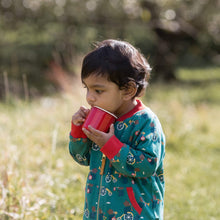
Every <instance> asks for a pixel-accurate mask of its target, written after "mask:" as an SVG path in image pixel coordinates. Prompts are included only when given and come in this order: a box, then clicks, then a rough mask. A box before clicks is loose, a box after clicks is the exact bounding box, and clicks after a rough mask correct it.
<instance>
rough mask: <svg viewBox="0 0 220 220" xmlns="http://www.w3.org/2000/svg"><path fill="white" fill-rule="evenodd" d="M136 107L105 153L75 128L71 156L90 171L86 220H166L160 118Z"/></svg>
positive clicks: (117, 128) (123, 119)
mask: <svg viewBox="0 0 220 220" xmlns="http://www.w3.org/2000/svg"><path fill="white" fill-rule="evenodd" d="M137 102H138V104H137V105H136V106H135V108H134V109H133V110H131V111H130V112H128V113H127V114H125V115H123V116H122V117H120V118H119V119H118V120H117V121H116V123H115V124H114V127H115V134H114V136H113V137H111V138H110V139H109V141H108V142H107V143H106V144H105V145H104V146H103V147H102V148H101V149H100V147H99V146H97V145H96V144H95V143H93V142H91V141H90V140H89V139H88V138H86V136H85V135H84V133H83V132H82V130H81V126H75V125H73V124H72V129H71V133H70V143H69V151H70V154H71V155H72V157H73V159H74V160H75V161H76V162H78V163H79V164H81V165H86V166H90V171H89V174H88V178H87V183H86V189H85V208H84V215H83V219H84V220H85V219H86V220H88V219H91V220H92V219H96V220H104V219H105V220H110V219H111V220H138V219H144V220H150V219H152V220H153V219H154V220H155V219H160V220H162V219H163V207H164V178H163V160H164V156H165V136H164V134H163V130H162V127H161V124H160V122H159V120H158V118H157V116H156V115H155V114H154V113H153V112H152V111H151V110H150V109H149V108H147V107H146V106H144V105H143V104H142V102H141V101H139V100H137Z"/></svg>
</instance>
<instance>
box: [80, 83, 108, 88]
mask: <svg viewBox="0 0 220 220" xmlns="http://www.w3.org/2000/svg"><path fill="white" fill-rule="evenodd" d="M83 85H85V86H86V87H88V86H87V85H86V83H85V82H83ZM89 87H90V88H105V85H102V84H93V85H89Z"/></svg>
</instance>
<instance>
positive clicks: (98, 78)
mask: <svg viewBox="0 0 220 220" xmlns="http://www.w3.org/2000/svg"><path fill="white" fill-rule="evenodd" d="M82 83H83V84H94V83H95V84H109V83H111V82H110V81H109V80H108V78H107V76H105V75H97V74H90V75H89V76H87V77H86V78H84V79H82Z"/></svg>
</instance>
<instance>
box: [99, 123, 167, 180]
mask: <svg viewBox="0 0 220 220" xmlns="http://www.w3.org/2000/svg"><path fill="white" fill-rule="evenodd" d="M134 133H135V135H136V137H133V139H135V141H134V142H132V144H131V143H130V145H129V144H125V143H122V142H121V141H120V140H119V139H118V138H117V137H116V136H113V137H111V138H110V139H109V141H108V142H107V143H106V144H105V145H104V146H103V147H102V148H101V151H102V152H103V153H104V154H105V155H106V156H107V157H108V159H110V160H111V162H112V165H113V166H114V167H115V169H116V170H117V171H118V172H119V173H121V174H123V175H126V176H131V177H139V178H146V177H150V176H152V175H154V173H155V172H156V170H157V168H158V167H159V166H160V164H161V162H162V160H163V158H164V148H165V137H164V135H163V131H162V128H161V125H160V122H159V121H158V119H156V120H153V121H152V120H150V121H148V122H147V123H145V125H144V126H142V129H140V130H137V131H136V132H134ZM131 145H132V146H131Z"/></svg>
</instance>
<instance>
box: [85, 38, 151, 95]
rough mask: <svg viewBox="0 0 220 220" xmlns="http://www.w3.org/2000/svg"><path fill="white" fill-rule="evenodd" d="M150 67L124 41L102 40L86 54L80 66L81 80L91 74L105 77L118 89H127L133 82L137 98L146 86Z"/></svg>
mask: <svg viewBox="0 0 220 220" xmlns="http://www.w3.org/2000/svg"><path fill="white" fill-rule="evenodd" d="M150 70H151V68H150V66H149V64H148V62H147V60H146V59H145V58H144V56H143V55H142V54H141V53H140V52H139V51H138V50H137V49H136V48H134V47H133V46H132V45H131V44H129V43H128V42H125V41H118V40H111V39H109V40H104V41H102V42H100V43H98V44H97V46H96V48H95V49H94V50H93V51H91V52H90V53H88V54H87V55H86V56H85V58H84V60H83V64H82V71H81V78H82V80H83V79H85V78H87V77H88V76H89V75H91V74H96V75H101V76H106V77H107V79H108V80H110V81H112V82H114V83H116V84H117V85H118V86H119V88H120V89H123V88H127V87H128V86H129V82H130V81H133V82H135V83H136V86H137V93H136V95H135V96H138V95H139V94H140V92H141V91H142V90H143V89H144V88H145V87H146V86H147V82H148V80H149V77H150Z"/></svg>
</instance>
